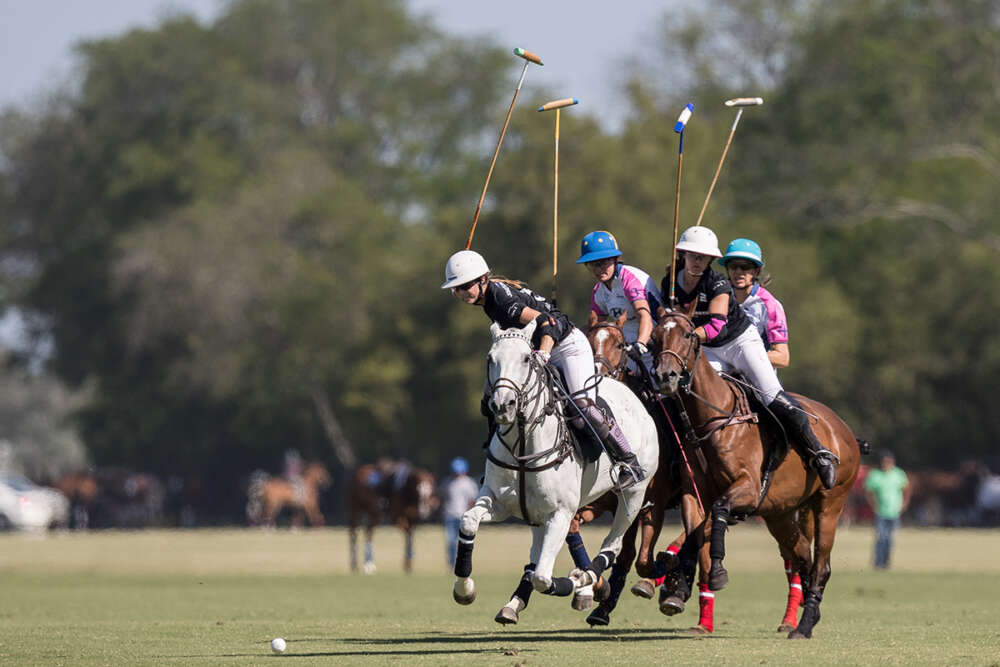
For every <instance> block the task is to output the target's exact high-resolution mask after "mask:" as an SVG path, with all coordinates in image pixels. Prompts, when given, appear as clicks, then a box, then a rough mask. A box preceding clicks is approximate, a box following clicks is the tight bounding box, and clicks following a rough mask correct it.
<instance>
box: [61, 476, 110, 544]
mask: <svg viewBox="0 0 1000 667" xmlns="http://www.w3.org/2000/svg"><path fill="white" fill-rule="evenodd" d="M52 486H53V487H55V488H56V489H59V491H61V492H62V494H63V495H64V496H66V498H67V499H68V500H69V507H70V528H73V529H76V530H86V529H87V528H89V527H90V522H91V520H92V518H93V516H94V512H95V510H96V509H97V500H98V496H100V493H101V485H100V482H99V481H98V479H97V475H95V474H94V473H93V472H90V471H80V472H74V473H70V474H68V475H63V476H62V477H60V478H59V479H57V480H55V481H54V482H53V483H52Z"/></svg>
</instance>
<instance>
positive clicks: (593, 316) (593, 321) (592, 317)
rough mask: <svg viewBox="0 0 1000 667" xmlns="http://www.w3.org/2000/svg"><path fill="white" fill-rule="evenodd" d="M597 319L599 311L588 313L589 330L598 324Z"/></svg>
mask: <svg viewBox="0 0 1000 667" xmlns="http://www.w3.org/2000/svg"><path fill="white" fill-rule="evenodd" d="M597 320H598V317H597V313H595V312H594V311H590V312H589V313H587V331H590V330H591V329H593V328H594V327H595V326H597Z"/></svg>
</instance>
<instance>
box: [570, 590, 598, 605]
mask: <svg viewBox="0 0 1000 667" xmlns="http://www.w3.org/2000/svg"><path fill="white" fill-rule="evenodd" d="M571 604H572V606H573V609H575V610H577V611H586V610H587V609H590V608H591V607H593V606H594V588H593V587H592V586H584V587H583V588H580V589H578V590H577V591H576V592H575V593H573V602H572V603H571Z"/></svg>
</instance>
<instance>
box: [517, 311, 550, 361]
mask: <svg viewBox="0 0 1000 667" xmlns="http://www.w3.org/2000/svg"><path fill="white" fill-rule="evenodd" d="M541 314H542V313H541V312H540V311H538V310H535V309H534V308H532V307H531V306H525V307H524V309H523V310H522V311H521V324H528V323H530V322H531V321H532V320H534V319H536V318H537V317H538V316H539V315H541ZM555 344H556V341H555V339H554V338H553V337H552V336H550V335H548V334H542V337H541V339H540V340H539V341H538V349H539V350H542V351H543V352H547V353H551V352H552V348H553V347H554V346H555Z"/></svg>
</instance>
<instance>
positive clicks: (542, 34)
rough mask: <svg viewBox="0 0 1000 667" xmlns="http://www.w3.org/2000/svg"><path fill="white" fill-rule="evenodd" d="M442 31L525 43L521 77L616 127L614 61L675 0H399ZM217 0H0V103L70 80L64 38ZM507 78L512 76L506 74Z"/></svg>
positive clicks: (617, 64) (643, 41)
mask: <svg viewBox="0 0 1000 667" xmlns="http://www.w3.org/2000/svg"><path fill="white" fill-rule="evenodd" d="M407 4H409V6H410V7H411V8H412V9H413V11H415V12H418V13H424V14H430V15H432V16H433V17H434V18H435V20H436V22H437V23H438V25H440V26H441V27H443V28H445V29H446V30H447V31H448V32H451V33H454V34H458V35H463V36H466V37H474V36H477V35H483V36H486V37H488V38H490V39H492V40H493V41H495V42H497V43H499V44H502V45H507V46H510V48H512V49H513V48H514V47H518V46H520V47H523V48H527V49H529V50H532V51H535V52H536V53H538V54H539V55H540V56H541V57H542V59H543V61H544V62H545V67H543V68H538V70H537V71H532V72H531V73H530V74H529V77H528V78H526V80H525V86H545V87H546V88H549V89H551V90H553V91H554V92H555V94H556V95H557V96H559V97H578V98H579V99H580V104H581V108H586V109H588V111H590V112H591V113H594V114H595V115H599V116H600V117H601V118H602V119H603V120H604V122H605V123H606V125H607V126H608V127H614V126H616V125H617V123H618V122H619V121H620V118H621V115H622V113H623V112H624V108H623V107H622V105H620V104H619V103H618V99H619V94H620V93H619V91H620V85H621V83H622V81H623V75H622V68H623V65H624V60H625V58H627V57H628V56H632V55H639V56H641V55H642V54H643V53H644V52H646V49H647V48H648V47H646V46H645V45H648V44H649V43H650V42H651V41H652V40H653V39H654V35H655V31H656V26H657V25H658V23H659V19H660V18H661V16H662V15H663V14H664V12H665V11H666V8H667V7H669V6H670V5H674V6H677V4H678V3H677V2H676V0H627V1H626V2H617V3H616V2H607V0H504V2H491V1H486V0H407ZM219 7H220V0H0V106H6V105H10V104H16V105H21V106H24V105H30V103H31V102H32V100H33V99H34V98H35V97H37V96H38V95H41V94H43V93H44V91H45V90H47V89H50V88H53V87H55V86H59V85H63V84H65V83H67V82H69V81H71V80H72V75H73V71H72V64H73V60H72V45H73V44H74V43H75V42H77V41H79V40H81V39H88V38H96V37H107V36H111V35H116V34H120V33H122V32H124V31H125V30H128V29H129V28H132V27H136V26H145V27H151V26H154V25H156V23H157V22H158V21H159V20H160V19H162V18H163V17H164V16H166V15H169V14H170V13H171V12H185V13H191V14H194V15H195V16H196V17H198V18H199V19H200V20H202V21H210V20H211V19H212V18H214V17H215V16H216V15H217V14H218V11H219ZM512 85H513V82H512Z"/></svg>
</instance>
